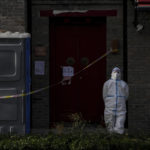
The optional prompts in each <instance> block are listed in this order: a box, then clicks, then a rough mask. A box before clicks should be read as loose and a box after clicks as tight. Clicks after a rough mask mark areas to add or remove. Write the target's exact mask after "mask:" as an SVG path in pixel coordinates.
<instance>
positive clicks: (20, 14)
mask: <svg viewBox="0 0 150 150" xmlns="http://www.w3.org/2000/svg"><path fill="white" fill-rule="evenodd" d="M25 11H26V10H25V1H24V0H0V30H6V31H8V30H9V31H13V32H23V31H25V28H26V27H25V26H26V25H25V22H26V19H25V18H26V16H25Z"/></svg>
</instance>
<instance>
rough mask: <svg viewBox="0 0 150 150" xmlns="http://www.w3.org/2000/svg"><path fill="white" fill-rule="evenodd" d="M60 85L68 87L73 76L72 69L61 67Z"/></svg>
mask: <svg viewBox="0 0 150 150" xmlns="http://www.w3.org/2000/svg"><path fill="white" fill-rule="evenodd" d="M62 76H63V79H62V85H67V84H68V85H70V84H71V78H72V77H73V76H74V68H73V67H71V66H63V67H62Z"/></svg>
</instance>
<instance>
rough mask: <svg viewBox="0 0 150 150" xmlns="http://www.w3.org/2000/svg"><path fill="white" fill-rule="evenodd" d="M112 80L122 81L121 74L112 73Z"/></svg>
mask: <svg viewBox="0 0 150 150" xmlns="http://www.w3.org/2000/svg"><path fill="white" fill-rule="evenodd" d="M111 78H112V79H113V80H117V79H120V74H119V73H117V72H112V74H111Z"/></svg>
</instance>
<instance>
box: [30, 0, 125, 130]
mask: <svg viewBox="0 0 150 150" xmlns="http://www.w3.org/2000/svg"><path fill="white" fill-rule="evenodd" d="M50 9H54V10H105V9H116V10H117V11H118V15H117V16H114V17H107V49H109V48H110V47H111V42H112V40H115V39H117V40H119V44H120V47H119V53H118V54H114V55H110V56H109V57H108V58H107V74H108V75H107V77H108V78H110V72H111V69H112V68H113V67H114V66H116V65H117V66H119V67H120V68H123V61H122V57H123V56H122V55H123V54H122V47H123V28H122V24H123V23H122V21H123V19H122V1H121V0H115V1H113V2H112V1H111V0H103V1H99V0H92V1H91V0H84V1H83V0H82V1H81V0H63V1H60V0H50V1H46V0H44V1H42V0H33V1H32V22H33V24H32V46H33V49H32V51H33V53H32V54H33V55H32V60H33V64H32V67H33V68H34V61H36V60H44V61H45V62H46V64H47V67H46V71H47V73H46V75H45V76H35V75H34V69H33V72H32V87H33V89H38V88H40V87H43V86H46V85H47V84H48V83H49V72H48V70H49V55H47V56H46V57H36V56H35V55H34V47H35V46H36V45H38V44H42V45H44V46H47V52H48V51H49V19H48V18H47V17H40V10H50ZM32 128H49V91H48V90H47V91H43V94H42V93H39V94H38V95H33V96H32Z"/></svg>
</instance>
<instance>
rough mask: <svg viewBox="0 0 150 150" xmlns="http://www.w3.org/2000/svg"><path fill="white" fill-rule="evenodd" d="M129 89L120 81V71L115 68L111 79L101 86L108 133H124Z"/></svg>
mask: <svg viewBox="0 0 150 150" xmlns="http://www.w3.org/2000/svg"><path fill="white" fill-rule="evenodd" d="M128 95H129V88H128V85H127V83H126V82H124V81H123V80H121V71H120V69H119V68H117V67H115V68H114V69H113V70H112V73H111V79H109V80H108V81H106V82H105V83H104V86H103V99H104V103H105V111H104V118H105V124H106V126H107V128H108V130H109V131H110V132H116V133H119V134H123V133H124V122H125V118H126V100H127V98H128Z"/></svg>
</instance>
